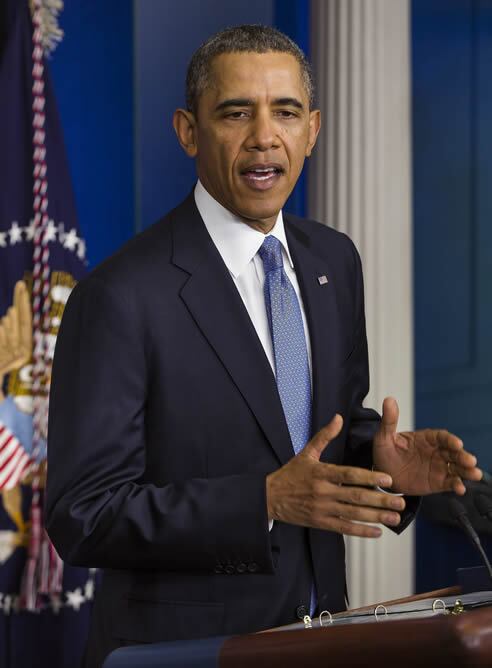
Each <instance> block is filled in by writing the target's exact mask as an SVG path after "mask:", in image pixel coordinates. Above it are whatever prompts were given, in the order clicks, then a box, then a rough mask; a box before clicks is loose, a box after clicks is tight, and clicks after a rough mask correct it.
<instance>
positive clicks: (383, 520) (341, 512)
mask: <svg viewBox="0 0 492 668" xmlns="http://www.w3.org/2000/svg"><path fill="white" fill-rule="evenodd" d="M331 513H333V514H335V515H338V516H339V517H342V518H343V519H346V520H356V521H357V522H369V523H371V524H389V525H391V526H397V525H398V524H400V520H401V518H400V515H399V513H396V512H391V511H388V510H381V509H376V508H367V507H365V506H354V505H352V504H350V503H335V504H333V505H332V506H331V509H330V514H331Z"/></svg>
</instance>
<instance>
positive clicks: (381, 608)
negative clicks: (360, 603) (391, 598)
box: [374, 603, 388, 621]
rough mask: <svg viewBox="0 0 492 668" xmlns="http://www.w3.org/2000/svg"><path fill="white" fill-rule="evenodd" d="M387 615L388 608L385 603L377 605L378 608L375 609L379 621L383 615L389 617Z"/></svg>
mask: <svg viewBox="0 0 492 668" xmlns="http://www.w3.org/2000/svg"><path fill="white" fill-rule="evenodd" d="M378 610H379V614H378ZM381 612H382V614H381ZM387 616H388V610H387V608H386V606H385V605H383V604H382V603H380V604H379V605H378V606H376V609H375V610H374V617H376V619H377V620H378V621H379V620H380V619H382V618H383V617H387Z"/></svg>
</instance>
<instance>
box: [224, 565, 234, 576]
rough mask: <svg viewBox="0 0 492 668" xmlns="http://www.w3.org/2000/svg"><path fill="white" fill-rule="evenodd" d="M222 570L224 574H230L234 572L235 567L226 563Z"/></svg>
mask: <svg viewBox="0 0 492 668" xmlns="http://www.w3.org/2000/svg"><path fill="white" fill-rule="evenodd" d="M224 571H225V573H226V575H232V574H233V573H235V572H236V569H235V568H234V566H233V565H232V564H227V566H226V567H225V568H224Z"/></svg>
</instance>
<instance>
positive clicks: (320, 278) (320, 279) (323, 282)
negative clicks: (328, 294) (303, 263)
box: [318, 275, 328, 285]
mask: <svg viewBox="0 0 492 668" xmlns="http://www.w3.org/2000/svg"><path fill="white" fill-rule="evenodd" d="M318 283H319V284H320V285H326V284H327V283H328V279H327V278H326V276H324V275H323V276H318Z"/></svg>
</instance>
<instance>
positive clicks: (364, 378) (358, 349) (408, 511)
mask: <svg viewBox="0 0 492 668" xmlns="http://www.w3.org/2000/svg"><path fill="white" fill-rule="evenodd" d="M351 245H352V251H353V257H354V283H355V285H354V291H355V322H356V327H355V339H354V347H353V352H352V354H351V358H353V359H351V362H352V363H351V365H350V368H351V373H352V378H351V385H350V386H351V388H352V396H351V402H350V406H351V410H350V417H349V428H348V437H347V443H346V446H345V457H344V464H345V465H347V466H359V467H362V468H371V467H372V464H373V460H372V444H373V438H374V436H375V434H376V432H377V430H378V428H379V425H380V422H381V416H380V415H379V413H377V412H376V411H375V410H373V409H371V408H365V407H364V406H363V401H364V399H365V397H366V396H367V393H368V392H369V360H368V350H367V335H366V319H365V308H364V281H363V276H362V264H361V260H360V256H359V253H358V252H357V250H356V248H355V246H354V245H353V244H352V242H351ZM405 501H406V508H405V510H404V511H403V513H402V514H401V522H400V524H399V525H398V527H396V528H395V527H390V528H391V529H392V530H393V531H395V532H396V533H401V532H402V531H403V530H404V529H405V528H406V527H407V526H408V525H409V524H410V523H411V522H412V520H413V519H414V517H415V513H416V512H417V510H418V508H419V505H420V497H414V496H405Z"/></svg>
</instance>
